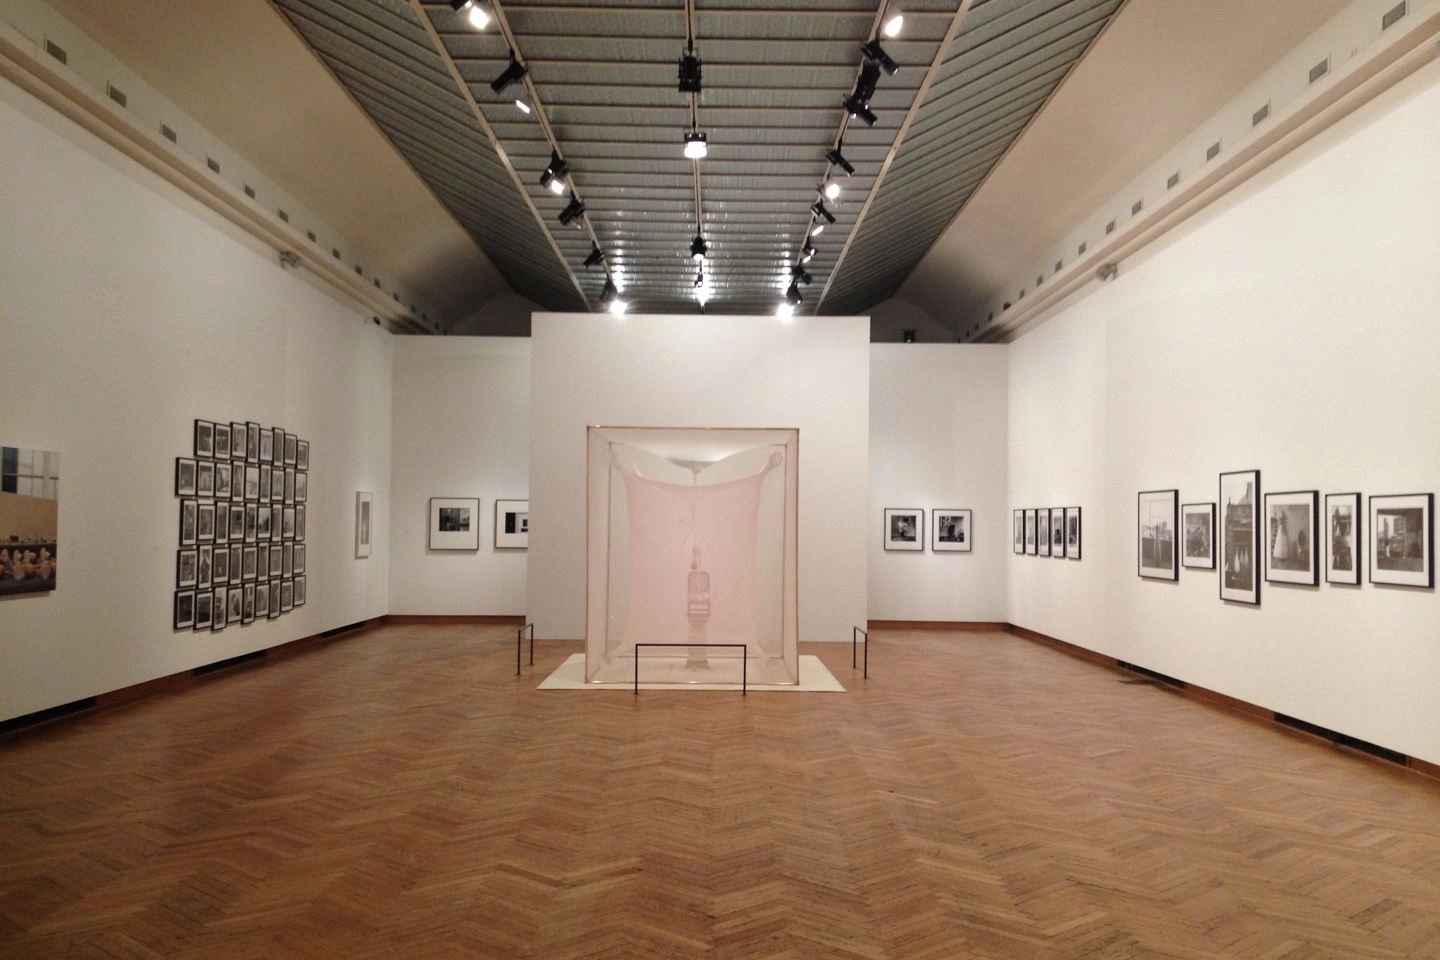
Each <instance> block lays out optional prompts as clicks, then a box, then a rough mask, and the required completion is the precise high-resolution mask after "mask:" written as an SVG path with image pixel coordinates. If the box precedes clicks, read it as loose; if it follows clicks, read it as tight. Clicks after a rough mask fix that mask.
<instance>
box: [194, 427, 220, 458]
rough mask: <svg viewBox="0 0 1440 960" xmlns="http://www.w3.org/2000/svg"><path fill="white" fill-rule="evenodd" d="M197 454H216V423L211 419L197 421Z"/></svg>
mask: <svg viewBox="0 0 1440 960" xmlns="http://www.w3.org/2000/svg"><path fill="white" fill-rule="evenodd" d="M195 456H196V457H197V458H198V457H205V458H210V457H213V456H215V424H213V423H211V422H210V421H209V420H196V421H195Z"/></svg>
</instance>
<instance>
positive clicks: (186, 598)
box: [175, 590, 195, 630]
mask: <svg viewBox="0 0 1440 960" xmlns="http://www.w3.org/2000/svg"><path fill="white" fill-rule="evenodd" d="M175 629H176V630H193V629H195V591H194V590H179V591H176V593H175Z"/></svg>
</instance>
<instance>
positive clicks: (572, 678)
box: [536, 653, 845, 693]
mask: <svg viewBox="0 0 1440 960" xmlns="http://www.w3.org/2000/svg"><path fill="white" fill-rule="evenodd" d="M536 689H537V690H624V691H626V692H629V691H630V690H632V689H633V687H632V686H631V685H630V684H628V683H586V682H585V654H583V653H572V654H571V655H570V656H569V657H568V658H566V660H565V662H564V663H562V664H560V666H558V667H556V668H555V672H554V673H552V674H550V676H548V677H546V678H545V679H544V681H542V682H541V684H540V686H539V687H537V688H536ZM640 689H641V690H739V689H740V684H738V683H645V682H643V681H642V682H641V684H640ZM777 690H778V691H798V692H800V693H844V692H845V688H844V687H842V686H841V685H840V681H839V680H836V679H835V675H834V674H833V673H831V672H830V670H829V668H827V667H826V666H825V664H823V663H821V662H820V658H819V657H815V656H808V655H805V656H801V657H800V683H799V684H798V685H796V684H790V685H786V686H766V687H756V686H752V687H751V688H750V692H751V693H761V692H769V691H777Z"/></svg>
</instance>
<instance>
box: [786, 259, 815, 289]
mask: <svg viewBox="0 0 1440 960" xmlns="http://www.w3.org/2000/svg"><path fill="white" fill-rule="evenodd" d="M790 276H792V277H794V278H795V280H796V282H797V283H803V284H805V286H807V287H808V286H810V280H811V277H810V274H808V273H806V272H805V268H804V267H802V266H800V264H798V263H797V264H795V266H793V267H791V268H790Z"/></svg>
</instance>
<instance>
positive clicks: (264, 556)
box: [255, 543, 270, 580]
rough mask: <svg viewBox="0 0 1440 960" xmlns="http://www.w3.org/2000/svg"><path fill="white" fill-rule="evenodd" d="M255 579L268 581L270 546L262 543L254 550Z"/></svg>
mask: <svg viewBox="0 0 1440 960" xmlns="http://www.w3.org/2000/svg"><path fill="white" fill-rule="evenodd" d="M255 579H257V580H268V579H270V544H268V543H262V544H260V545H259V546H257V547H256V548H255Z"/></svg>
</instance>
